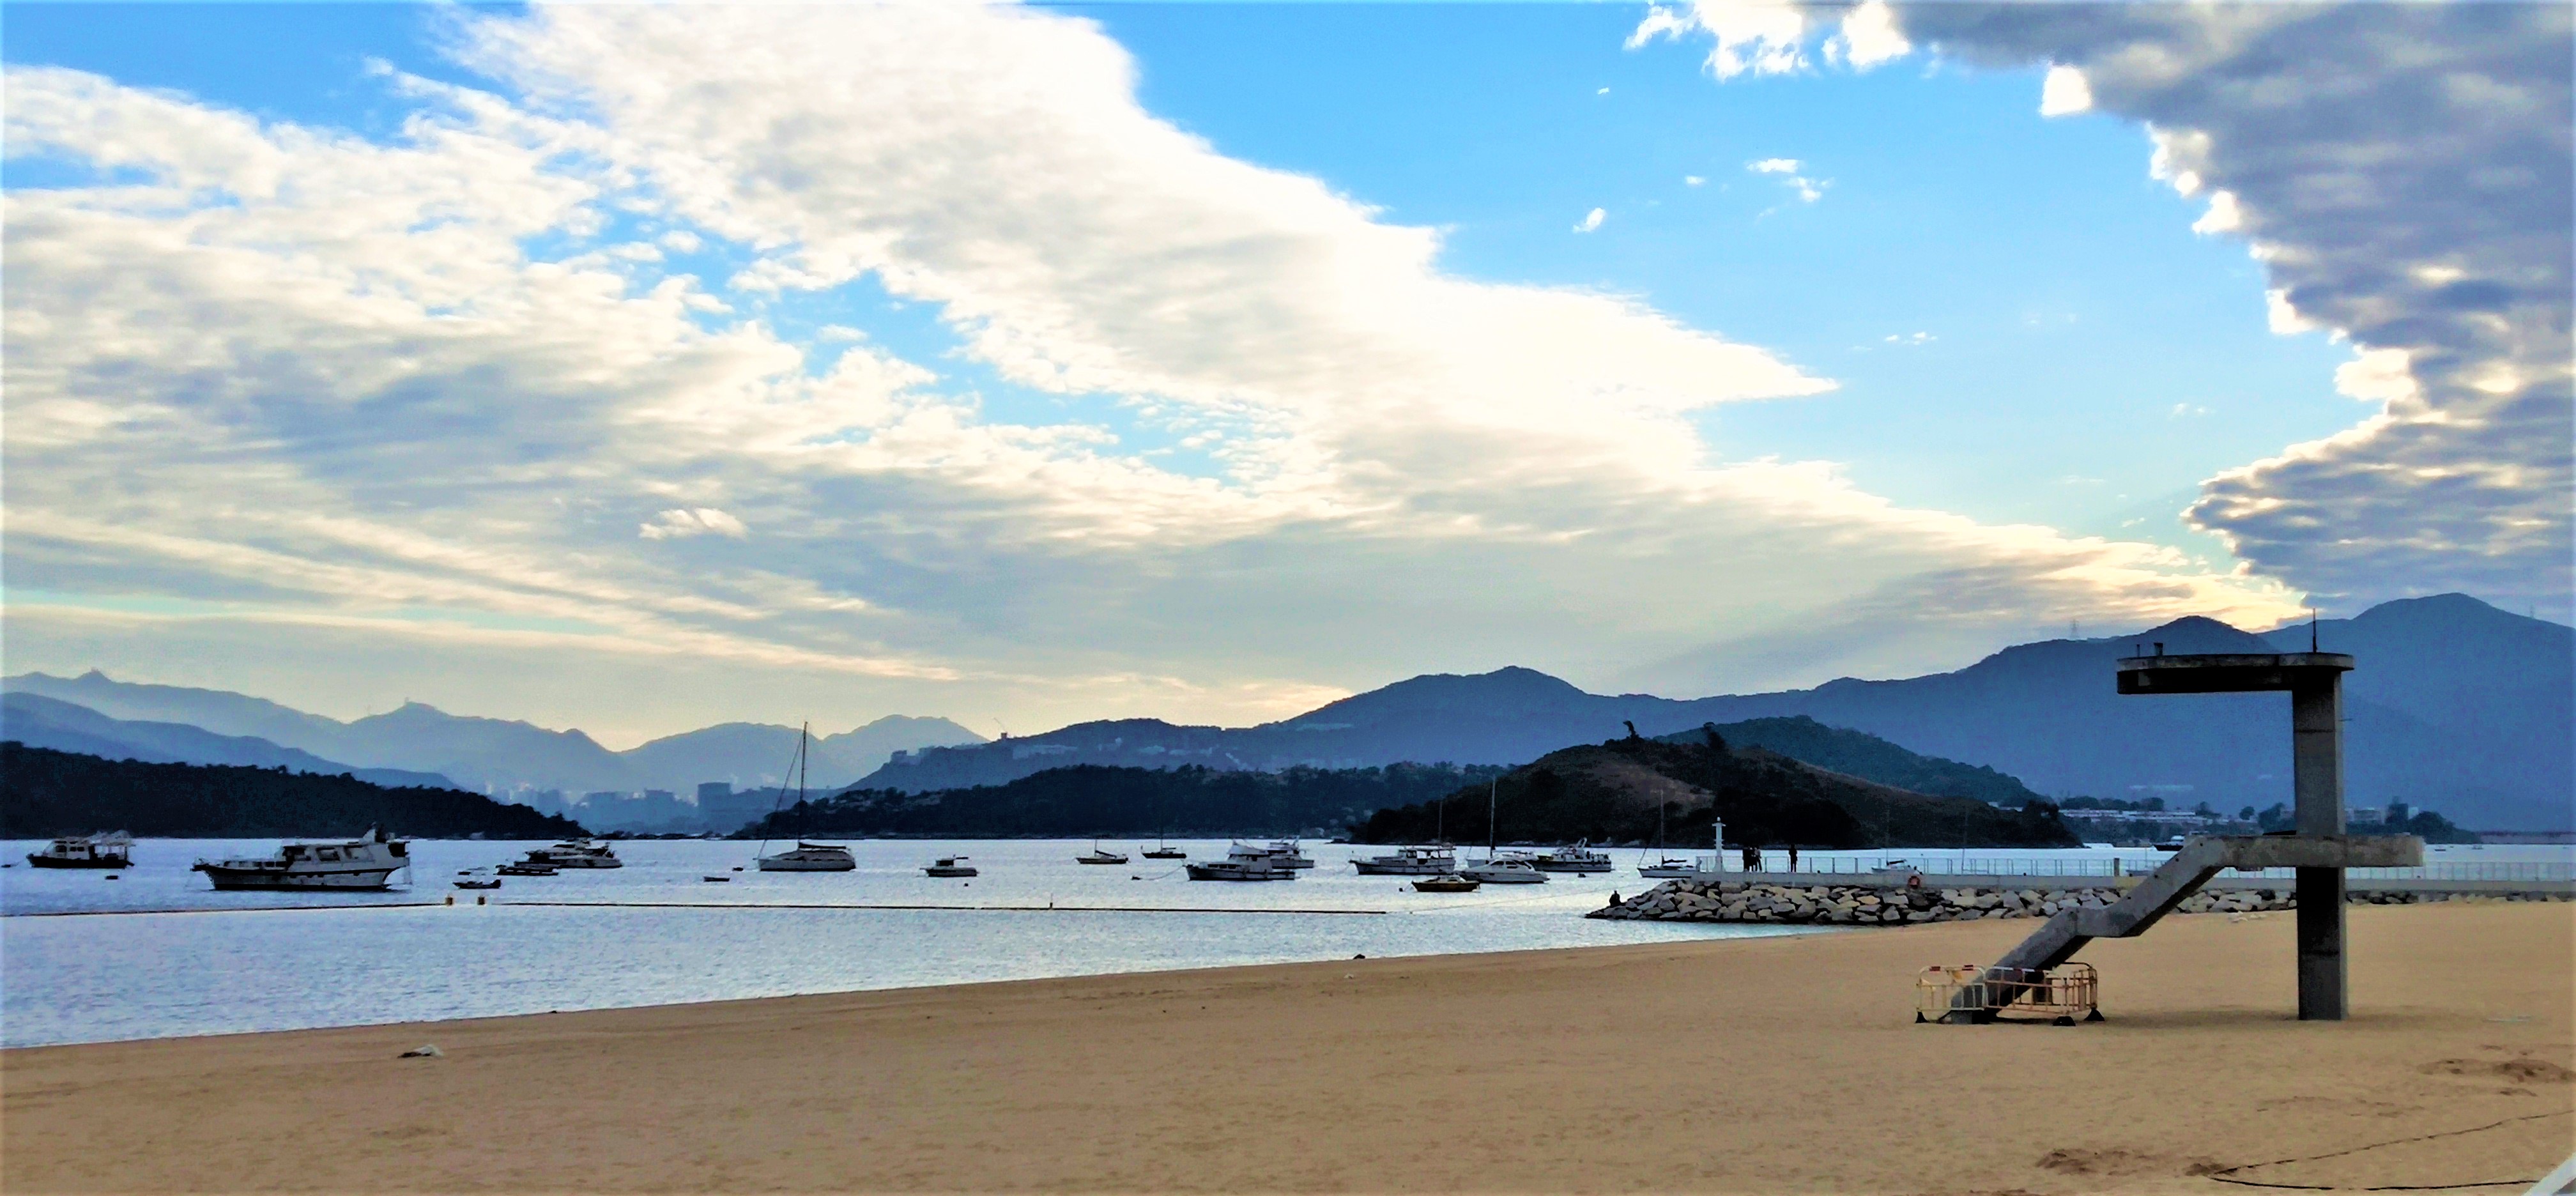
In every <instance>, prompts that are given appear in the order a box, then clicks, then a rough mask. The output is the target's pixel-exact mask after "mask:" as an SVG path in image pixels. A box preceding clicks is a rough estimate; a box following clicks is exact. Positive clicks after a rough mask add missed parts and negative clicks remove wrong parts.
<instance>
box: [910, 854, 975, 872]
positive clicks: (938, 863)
mask: <svg viewBox="0 0 2576 1196" xmlns="http://www.w3.org/2000/svg"><path fill="white" fill-rule="evenodd" d="M921 871H922V874H923V875H925V876H974V875H977V873H976V871H975V866H974V865H973V864H969V863H967V862H966V857H964V856H962V855H944V856H941V857H939V858H938V859H936V860H933V861H931V862H930V863H929V864H928V865H926V866H924V867H923V868H922V870H921Z"/></svg>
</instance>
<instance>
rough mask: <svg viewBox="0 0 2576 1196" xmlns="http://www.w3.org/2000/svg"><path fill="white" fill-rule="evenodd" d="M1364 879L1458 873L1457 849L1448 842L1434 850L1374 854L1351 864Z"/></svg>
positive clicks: (1408, 850)
mask: <svg viewBox="0 0 2576 1196" xmlns="http://www.w3.org/2000/svg"><path fill="white" fill-rule="evenodd" d="M1351 867H1353V868H1357V869H1359V873H1360V875H1362V876H1445V875H1448V874H1449V873H1452V872H1456V871H1457V870H1458V849H1457V848H1454V847H1451V846H1449V845H1448V844H1446V843H1443V844H1440V845H1438V846H1435V847H1399V848H1397V849H1396V850H1395V854H1393V855H1373V856H1370V857H1368V858H1367V859H1355V860H1352V861H1351Z"/></svg>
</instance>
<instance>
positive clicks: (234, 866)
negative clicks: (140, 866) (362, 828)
mask: <svg viewBox="0 0 2576 1196" xmlns="http://www.w3.org/2000/svg"><path fill="white" fill-rule="evenodd" d="M409 867H411V844H409V843H406V842H404V841H403V840H400V839H396V838H393V837H392V836H390V835H387V834H385V833H384V832H383V831H382V830H379V829H372V828H371V829H369V830H368V831H367V837H366V838H363V839H348V840H341V841H334V842H327V843H288V844H285V845H283V846H281V847H279V848H278V849H277V854H275V855H271V856H265V857H261V858H258V859H238V860H199V861H197V862H196V863H195V864H192V865H190V866H189V869H188V870H189V871H191V872H203V873H205V874H206V879H207V880H208V881H209V882H211V883H212V884H213V885H214V886H215V888H217V889H219V890H224V891H232V890H239V889H382V888H385V887H387V886H386V878H388V877H390V876H392V875H393V874H394V873H396V872H399V871H402V870H404V869H407V868H409Z"/></svg>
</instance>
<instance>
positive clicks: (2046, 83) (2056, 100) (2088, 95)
mask: <svg viewBox="0 0 2576 1196" xmlns="http://www.w3.org/2000/svg"><path fill="white" fill-rule="evenodd" d="M2092 110H2093V86H2092V85H2091V84H2089V83H2086V82H2085V81H2084V72H2082V71H2079V70H2077V69H2075V68H2074V67H2071V66H2052V67H2050V68H2048V74H2047V75H2046V76H2045V77H2044V78H2042V79H2041V80H2040V82H2039V114H2040V115H2041V116H2073V115H2075V114H2077V113H2079V112H2091V111H2092Z"/></svg>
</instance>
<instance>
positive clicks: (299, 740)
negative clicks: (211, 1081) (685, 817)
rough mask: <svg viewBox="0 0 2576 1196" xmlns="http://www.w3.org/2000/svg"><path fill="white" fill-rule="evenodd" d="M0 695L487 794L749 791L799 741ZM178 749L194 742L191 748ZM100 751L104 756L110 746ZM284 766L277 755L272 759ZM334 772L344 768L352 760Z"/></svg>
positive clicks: (242, 701) (824, 775) (859, 759)
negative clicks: (604, 735)
mask: <svg viewBox="0 0 2576 1196" xmlns="http://www.w3.org/2000/svg"><path fill="white" fill-rule="evenodd" d="M0 687H5V689H6V690H7V691H8V692H9V694H11V695H12V696H18V695H25V696H32V697H37V698H51V699H53V700H55V701H57V702H66V703H73V704H75V705H77V706H81V707H86V708H88V709H89V710H91V711H93V712H96V713H97V714H100V715H104V716H106V717H108V718H109V719H111V720H125V721H127V722H128V723H129V725H133V724H138V723H151V724H160V725H162V726H164V727H168V726H172V725H176V726H178V727H180V728H183V729H188V730H196V731H198V732H200V733H202V734H203V735H204V736H206V739H205V740H189V739H187V738H186V737H184V736H179V737H176V738H173V737H172V736H174V735H175V734H176V733H175V732H169V731H164V732H156V733H155V734H156V735H159V736H160V738H159V739H156V740H152V742H154V743H159V744H160V745H161V746H159V747H157V748H153V749H152V750H153V751H154V752H155V753H157V755H155V756H151V757H146V756H141V755H138V756H137V757H136V758H138V759H143V758H159V759H176V760H185V761H188V762H192V763H205V764H227V763H248V762H252V761H251V760H250V759H249V758H248V757H244V756H242V755H241V753H242V752H244V751H252V750H254V749H249V748H245V747H240V746H237V745H236V746H229V747H228V746H224V745H222V744H220V743H216V742H213V741H219V740H236V739H246V738H247V739H256V740H259V741H263V742H264V743H265V744H266V745H267V746H268V748H270V749H273V750H275V751H283V752H294V753H301V754H302V755H303V757H305V758H318V759H320V760H321V761H323V762H328V761H339V760H345V761H351V762H353V763H354V764H356V765H360V766H363V767H364V768H366V769H369V770H375V769H393V770H401V771H405V772H416V773H421V774H439V775H440V776H443V777H446V778H453V780H454V783H456V784H460V785H462V786H464V787H466V788H471V789H481V790H484V791H486V792H511V791H523V790H548V789H559V790H563V791H565V792H566V793H568V794H571V795H573V796H575V797H578V796H579V795H580V794H583V793H586V792H593V791H602V790H607V791H617V792H632V791H635V790H639V789H667V790H669V791H671V792H673V793H675V794H677V795H679V796H681V797H682V798H689V797H693V796H694V791H695V789H696V787H697V785H698V784H699V783H700V782H705V781H729V782H731V783H733V784H734V785H736V786H738V787H742V788H751V787H757V786H763V785H771V784H776V783H777V782H778V780H779V779H780V778H779V772H780V770H781V769H783V768H784V767H785V766H786V763H787V759H788V756H789V754H790V753H791V752H792V751H793V750H794V747H795V740H796V729H795V728H793V727H773V726H762V725H757V724H750V723H728V724H725V725H723V726H718V727H709V728H706V729H704V730H701V731H692V732H689V733H687V734H683V735H675V736H670V737H667V738H664V739H657V740H654V741H652V742H650V743H647V744H643V745H641V746H639V747H636V748H633V749H630V750H628V751H625V752H612V751H609V750H608V749H607V748H605V747H602V746H600V744H599V743H598V742H597V741H595V740H593V739H591V738H590V736H588V735H585V734H583V733H582V732H580V731H551V730H547V729H546V728H543V727H539V726H535V725H533V724H530V723H525V722H519V721H515V720H506V719H494V718H476V717H472V716H465V715H454V714H449V713H447V712H445V711H442V710H440V709H438V708H437V707H434V706H430V705H427V704H424V703H420V702H409V703H405V704H404V705H403V706H402V707H401V708H400V709H398V710H394V711H391V712H388V713H385V714H376V715H369V716H367V717H365V718H360V719H356V720H353V721H350V722H345V723H344V722H341V721H339V720H337V719H331V718H325V717H323V716H321V715H318V714H307V713H305V712H303V711H300V710H296V709H293V708H291V707H287V706H282V705H279V704H278V703H275V702H271V701H268V700H266V699H262V698H253V697H247V696H244V695H242V694H237V693H228V692H225V691H222V690H211V689H191V688H186V687H182V686H175V685H147V684H137V683H134V682H127V681H117V680H114V679H112V678H110V677H108V676H107V675H106V674H104V673H101V672H98V671H97V670H95V669H93V670H91V671H90V672H87V673H84V674H82V675H80V676H78V677H55V676H51V675H49V674H45V673H22V674H20V675H18V676H15V677H9V678H6V679H5V680H0ZM982 738H983V737H982V736H979V735H977V734H975V733H974V732H972V731H969V730H967V729H966V728H964V727H961V726H958V725H957V724H955V723H953V722H950V721H948V720H947V719H943V718H910V717H904V716H891V717H887V718H881V719H878V720H877V721H875V722H872V723H869V724H867V725H866V726H863V727H859V728H857V729H855V730H851V731H845V732H842V733H840V734H838V735H828V736H822V737H818V738H817V740H816V741H815V745H814V749H813V753H812V755H813V760H812V763H811V766H810V767H809V770H808V771H809V772H810V773H811V775H812V783H813V784H814V785H815V786H816V787H818V788H823V787H832V786H839V785H844V784H847V783H848V782H850V781H851V780H854V779H856V778H858V777H859V776H862V775H864V774H865V773H867V772H868V771H869V770H871V769H874V768H876V767H877V766H878V765H880V764H882V763H884V762H885V760H886V758H887V757H888V756H889V755H890V754H892V753H893V752H895V751H898V750H902V749H906V748H921V747H927V746H932V745H938V744H961V743H977V742H981V741H982ZM120 742H121V741H120ZM137 742H141V741H137ZM183 743H184V744H188V745H191V746H188V747H186V748H185V749H184V750H183V749H182V747H181V746H180V745H181V744H183ZM92 746H97V747H100V748H101V749H102V750H105V748H106V744H105V743H99V744H93V745H92ZM287 759H288V758H287V757H283V756H281V757H278V759H277V762H280V763H283V762H286V760H287ZM290 767H301V765H292V764H290ZM332 767H333V769H334V770H335V771H348V768H347V766H342V765H333V766H332ZM442 783H445V782H442Z"/></svg>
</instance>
